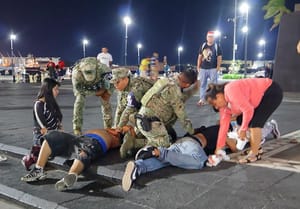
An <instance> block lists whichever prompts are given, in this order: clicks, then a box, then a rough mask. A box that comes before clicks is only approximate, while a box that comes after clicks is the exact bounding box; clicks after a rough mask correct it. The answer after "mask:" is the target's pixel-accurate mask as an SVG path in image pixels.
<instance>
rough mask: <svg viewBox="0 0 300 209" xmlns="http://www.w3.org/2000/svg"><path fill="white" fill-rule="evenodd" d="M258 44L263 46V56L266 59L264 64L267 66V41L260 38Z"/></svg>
mask: <svg viewBox="0 0 300 209" xmlns="http://www.w3.org/2000/svg"><path fill="white" fill-rule="evenodd" d="M258 45H260V46H262V47H263V53H262V57H263V60H264V66H265V62H266V41H265V40H264V39H260V40H259V41H258Z"/></svg>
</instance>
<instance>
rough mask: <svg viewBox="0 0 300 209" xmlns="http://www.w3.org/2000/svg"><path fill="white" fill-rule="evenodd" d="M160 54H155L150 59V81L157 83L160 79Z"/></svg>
mask: <svg viewBox="0 0 300 209" xmlns="http://www.w3.org/2000/svg"><path fill="white" fill-rule="evenodd" d="M158 58H159V54H158V53H157V52H153V55H152V57H151V59H150V79H152V80H154V81H156V80H157V79H158V74H159V70H160V69H159V68H160V67H159V61H158Z"/></svg>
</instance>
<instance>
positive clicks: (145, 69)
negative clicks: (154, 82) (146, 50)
mask: <svg viewBox="0 0 300 209" xmlns="http://www.w3.org/2000/svg"><path fill="white" fill-rule="evenodd" d="M149 65H150V57H146V58H144V59H142V61H141V64H140V68H139V70H140V76H141V77H144V78H147V77H148V75H147V74H148V73H149V71H150V70H149Z"/></svg>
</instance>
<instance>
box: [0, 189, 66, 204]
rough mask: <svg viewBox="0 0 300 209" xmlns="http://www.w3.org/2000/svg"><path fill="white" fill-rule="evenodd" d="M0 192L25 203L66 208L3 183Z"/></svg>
mask: <svg viewBox="0 0 300 209" xmlns="http://www.w3.org/2000/svg"><path fill="white" fill-rule="evenodd" d="M0 194H1V195H4V196H6V197H9V198H11V199H14V200H16V201H18V202H21V203H24V204H26V205H29V206H32V207H36V208H44V209H68V208H66V207H63V206H60V205H58V204H57V203H55V202H51V201H48V200H45V199H41V198H38V197H35V196H32V195H30V194H27V193H25V192H22V191H19V190H17V189H14V188H11V187H7V186H5V185H3V184H0Z"/></svg>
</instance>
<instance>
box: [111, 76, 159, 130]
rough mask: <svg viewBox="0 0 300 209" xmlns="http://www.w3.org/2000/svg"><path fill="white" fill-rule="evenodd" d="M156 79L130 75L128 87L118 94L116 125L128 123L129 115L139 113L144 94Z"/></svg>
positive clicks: (121, 125) (120, 125)
mask: <svg viewBox="0 0 300 209" xmlns="http://www.w3.org/2000/svg"><path fill="white" fill-rule="evenodd" d="M154 82H155V81H153V80H150V79H147V78H142V77H137V78H133V77H129V83H128V85H127V87H126V88H125V89H124V90H123V91H120V92H119V94H118V106H117V110H116V115H115V126H116V127H123V126H125V125H127V123H128V121H129V116H130V115H131V114H134V113H137V111H138V110H139V109H140V107H141V99H142V97H143V95H144V94H145V93H146V92H147V91H148V89H150V88H151V87H152V86H153V84H154Z"/></svg>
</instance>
